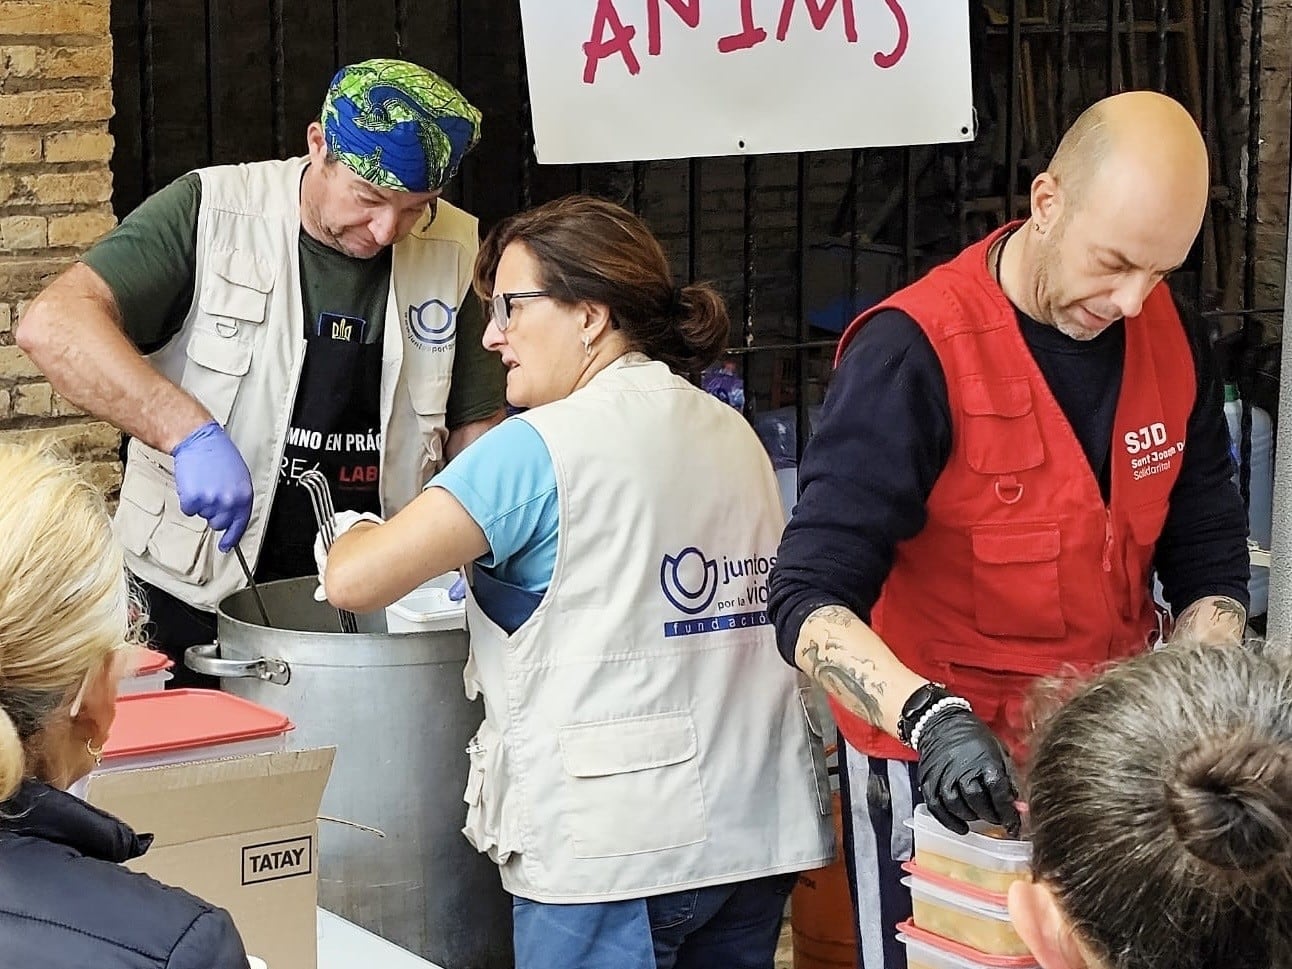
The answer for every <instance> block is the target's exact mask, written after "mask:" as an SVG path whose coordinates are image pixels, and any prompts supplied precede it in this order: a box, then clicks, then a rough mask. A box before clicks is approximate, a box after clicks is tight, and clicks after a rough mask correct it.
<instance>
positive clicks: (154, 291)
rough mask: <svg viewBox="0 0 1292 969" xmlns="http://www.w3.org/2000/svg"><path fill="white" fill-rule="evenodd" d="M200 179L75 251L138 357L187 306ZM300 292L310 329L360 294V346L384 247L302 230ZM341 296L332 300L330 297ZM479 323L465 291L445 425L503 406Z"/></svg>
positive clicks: (382, 294) (158, 343)
mask: <svg viewBox="0 0 1292 969" xmlns="http://www.w3.org/2000/svg"><path fill="white" fill-rule="evenodd" d="M201 200H202V180H201V178H200V177H199V176H198V175H197V173H196V172H190V173H189V174H187V175H185V176H183V177H182V178H179V179H176V180H175V181H174V182H172V183H171V184H170V185H168V186H166V187H165V188H164V189H162V190H161V191H159V192H157V193H156V194H154V195H152V196H150V197H149V198H148V199H146V200H145V201H144V202H143V203H142V204H141V205H140V206H139V207H138V208H136V209H135V210H134V211H133V212H131V213H130V214H129V215H128V216H126V217H125V219H123V220H122V222H121V224H120V225H119V226H117V227H116V229H114V230H113V231H112V232H110V233H109V234H108V235H107V236H105V237H104V238H103V239H101V240H100V241H99V242H98V243H97V244H96V245H95V246H94V247H93V248H92V249H90V250H89V251H88V252H87V253H85V255H83V256H82V257H81V259H82V261H83V262H84V263H85V264H86V265H88V266H89V267H90V268H91V269H93V270H94V271H95V272H96V273H98V274H99V275H100V276H102V277H103V279H104V281H105V282H106V283H107V284H108V287H109V288H110V289H111V290H112V293H113V295H114V296H115V297H116V300H117V306H119V307H120V308H121V315H122V319H123V322H124V325H125V330H126V333H127V334H128V335H129V336H130V338H131V339H132V340H133V341H134V342H135V345H136V346H138V347H139V348H140V350H142V351H143V352H144V353H150V352H152V351H153V350H157V349H159V348H160V347H162V346H163V345H164V344H165V343H166V342H167V341H168V340H170V338H171V337H173V336H174V335H175V334H176V333H178V332H179V330H180V327H181V326H182V325H183V323H184V318H185V317H186V316H187V315H188V311H189V306H190V305H191V304H192V302H193V281H194V278H195V272H194V265H195V263H196V260H197V255H196V253H197V210H198V206H199V205H200V204H201ZM300 260H301V295H302V298H303V299H304V302H305V326H306V328H307V332H308V329H309V327H311V326H312V325H313V323H314V321H315V320H317V319H318V314H319V312H326V311H327V310H326V309H324V307H329V306H332V305H333V304H336V303H349V302H351V301H352V297H353V296H354V295H355V294H357V293H363V294H364V296H365V298H366V299H369V300H374V301H375V302H374V303H372V304H370V305H372V306H374V307H375V308H376V309H377V310H380V312H377V311H376V310H374V311H373V312H372V313H371V315H369V316H368V317H367V318H368V319H370V320H373V321H375V325H374V326H372V327H370V332H368V333H367V334H365V337H364V342H374V341H376V340H377V339H378V337H379V336H380V335H381V328H382V324H383V322H384V320H385V301H386V294H387V291H388V288H389V286H390V258H389V250H387V254H386V255H385V256H384V257H379V258H377V259H351V258H350V257H349V256H346V255H344V254H343V253H340V252H337V251H336V250H334V249H330V248H328V247H327V246H324V245H322V244H320V243H316V242H315V241H314V240H313V239H311V238H310V237H309V236H307V235H306V234H305V233H304V232H302V233H301V247H300ZM334 294H335V295H336V296H337V297H338V298H336V299H333V298H332V297H333V295H334ZM484 328H485V320H484V312H483V310H482V308H481V306H480V301H479V300H478V299H476V298H475V297H474V296H471V295H468V297H467V298H466V299H465V300H463V302H462V308H461V310H460V311H459V314H458V323H457V345H456V348H455V350H454V355H453V382H452V384H451V385H450V387H449V401H448V408H447V424H448V426H449V429H450V430H452V429H453V428H455V427H461V426H462V425H463V424H469V423H471V422H472V421H478V420H482V419H483V418H486V417H488V416H490V415H491V414H494V413H496V412H497V411H498V409H499V408H501V407H502V406H503V399H504V398H503V395H504V386H505V384H506V372H505V370H504V369H503V366H502V363H501V362H500V361H499V359H498V355H497V354H496V353H492V352H490V351H489V350H486V349H485V348H484V347H483V346H482V345H481V343H480V340H481V338H482V337H483V336H484Z"/></svg>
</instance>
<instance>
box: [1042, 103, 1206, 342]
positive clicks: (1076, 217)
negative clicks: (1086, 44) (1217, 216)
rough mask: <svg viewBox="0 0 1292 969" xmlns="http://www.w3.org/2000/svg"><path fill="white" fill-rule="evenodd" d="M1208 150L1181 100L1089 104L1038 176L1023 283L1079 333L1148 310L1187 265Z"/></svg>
mask: <svg viewBox="0 0 1292 969" xmlns="http://www.w3.org/2000/svg"><path fill="white" fill-rule="evenodd" d="M1209 182H1210V175H1209V172H1208V166H1207V150H1206V146H1205V145H1204V143H1203V140H1202V135H1201V134H1200V133H1199V131H1198V126H1197V125H1196V124H1195V123H1194V121H1193V118H1192V117H1190V116H1189V113H1188V112H1187V111H1186V110H1185V109H1184V108H1183V107H1182V106H1181V105H1180V104H1179V103H1178V102H1176V101H1173V100H1171V99H1170V98H1168V97H1166V96H1165V95H1162V94H1155V93H1153V92H1150V91H1132V92H1128V93H1126V94H1118V95H1116V96H1114V97H1111V98H1105V99H1104V100H1102V101H1099V102H1098V103H1096V104H1094V105H1093V106H1091V107H1090V108H1088V109H1087V110H1086V111H1085V112H1083V113H1082V115H1081V116H1080V117H1079V118H1077V120H1076V123H1074V124H1073V125H1072V127H1071V128H1070V129H1069V130H1068V132H1067V133H1066V134H1065V135H1064V136H1063V140H1062V142H1061V143H1060V144H1059V149H1058V151H1057V152H1056V153H1055V155H1054V159H1053V161H1051V163H1050V167H1049V168H1048V169H1047V170H1046V171H1044V172H1042V173H1041V174H1040V175H1038V176H1036V178H1035V179H1034V180H1033V182H1032V192H1031V202H1032V212H1031V215H1032V218H1031V222H1030V224H1028V225H1027V226H1026V227H1025V228H1024V230H1023V232H1022V233H1021V236H1022V238H1023V239H1024V247H1025V250H1026V252H1025V256H1024V259H1023V261H1022V263H1021V267H1022V272H1023V276H1024V279H1023V280H1022V281H1021V282H1020V284H1019V290H1020V291H1023V292H1029V293H1031V294H1033V296H1032V298H1031V303H1032V305H1033V308H1034V311H1035V312H1036V313H1037V316H1036V318H1037V319H1040V320H1042V321H1043V322H1047V323H1051V324H1053V325H1054V326H1056V327H1058V328H1059V329H1060V330H1061V331H1062V332H1064V333H1066V334H1068V335H1069V336H1072V337H1074V338H1076V339H1090V338H1092V337H1094V336H1097V335H1098V334H1099V333H1101V332H1103V330H1105V329H1107V327H1108V326H1110V325H1111V324H1112V323H1113V322H1114V321H1115V320H1117V319H1119V318H1122V317H1132V316H1135V315H1137V314H1138V313H1139V312H1140V309H1141V307H1142V306H1143V304H1144V301H1145V300H1146V299H1147V298H1148V295H1149V293H1150V292H1151V291H1152V290H1153V288H1154V287H1155V286H1157V285H1158V284H1159V283H1160V282H1161V281H1162V279H1163V278H1164V277H1165V276H1166V275H1168V274H1169V273H1170V272H1171V271H1172V270H1174V269H1176V268H1177V267H1179V266H1180V265H1181V264H1183V263H1184V261H1185V259H1186V258H1187V257H1188V255H1189V251H1190V249H1191V248H1192V247H1193V243H1194V240H1195V239H1196V238H1197V236H1198V229H1199V228H1200V227H1201V225H1202V219H1203V216H1204V214H1205V213H1206V210H1207V199H1208V196H1209V192H1210V184H1209Z"/></svg>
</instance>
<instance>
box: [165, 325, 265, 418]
mask: <svg viewBox="0 0 1292 969" xmlns="http://www.w3.org/2000/svg"><path fill="white" fill-rule="evenodd" d="M185 352H186V354H187V356H188V360H187V362H186V363H185V364H184V378H183V380H182V381H181V383H182V384H183V387H184V389H185V390H187V391H188V392H189V393H190V394H192V395H193V396H194V397H196V398H197V399H198V400H199V401H200V402H201V403H202V406H203V407H205V408H206V409H207V410H209V411H210V412H211V416H212V417H214V418H215V419H216V420H217V421H219V422H220V424H222V425H223V424H227V423H228V420H229V414H230V413H231V412H232V411H233V402H234V401H235V400H236V399H237V397H238V387H239V386H240V385H241V384H242V378H243V377H245V376H246V374H247V371H248V370H250V369H251V355H252V352H253V351H252V347H251V344H250V343H249V342H245V341H243V340H240V339H238V338H237V337H226V336H221V335H220V334H219V333H213V332H211V331H208V330H196V331H194V332H193V333H192V334H191V336H190V338H189V341H188V347H187V348H186V350H185Z"/></svg>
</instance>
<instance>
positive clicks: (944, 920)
mask: <svg viewBox="0 0 1292 969" xmlns="http://www.w3.org/2000/svg"><path fill="white" fill-rule="evenodd" d="M908 824H909V825H910V826H911V827H912V828H913V829H914V831H915V858H914V860H912V861H910V862H907V863H906V864H905V865H903V866H902V867H903V868H904V869H905V870H906V871H908V872H909V873H910V877H908V878H904V879H903V880H902V881H903V884H905V885H907V886H908V887H909V888H910V890H911V901H912V906H913V912H914V917H913V918H912V919H911V921H909V922H904V923H902V924H901V925H899V926H898V927H897V928H898V933H899V934H898V938H899V939H900V940H901V941H902V942H903V943H905V945H906V957H907V965H908V969H1036V967H1037V965H1038V964H1037V962H1036V960H1035V959H1034V958H1032V956H1031V955H1030V954H1029V953H1028V951H1027V946H1026V945H1024V944H1023V940H1022V939H1020V938H1019V936H1018V933H1017V932H1015V931H1014V927H1013V925H1012V924H1011V923H1010V920H1009V911H1008V910H1007V909H1006V907H1005V899H1006V893H1007V892H1008V891H1009V886H1010V885H1011V884H1012V883H1013V882H1014V881H1016V880H1017V879H1019V878H1025V877H1026V876H1027V873H1028V866H1029V863H1030V860H1031V846H1030V845H1028V843H1027V842H1025V841H1009V840H1006V839H1004V838H1003V837H1001V838H998V837H992V835H991V834H990V833H988V832H989V831H990V830H991V829H989V827H988V826H986V825H981V824H977V825H973V826H971V830H970V831H969V833H968V834H964V835H958V834H955V833H953V832H951V831H949V830H947V829H946V828H944V827H943V826H942V825H941V824H939V823H938V822H937V821H936V820H934V818H933V816H932V815H931V814H929V810H928V808H926V807H925V806H924V805H922V804H921V805H920V806H919V807H917V808H916V809H915V817H914V818H913V819H912V820H911V821H910V822H908Z"/></svg>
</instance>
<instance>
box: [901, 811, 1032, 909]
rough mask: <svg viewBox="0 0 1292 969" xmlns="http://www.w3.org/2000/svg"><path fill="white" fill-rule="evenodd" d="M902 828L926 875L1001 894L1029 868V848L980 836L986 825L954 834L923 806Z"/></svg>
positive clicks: (1025, 844)
mask: <svg viewBox="0 0 1292 969" xmlns="http://www.w3.org/2000/svg"><path fill="white" fill-rule="evenodd" d="M906 824H907V825H908V826H909V827H910V828H912V829H913V830H914V831H915V863H916V864H917V865H919V866H920V867H921V868H922V869H924V870H925V871H927V872H932V873H933V874H936V875H943V876H945V877H947V878H953V879H955V880H956V881H958V882H963V883H964V884H966V885H974V886H976V887H978V888H985V889H986V890H987V891H989V892H997V893H1001V894H1003V893H1004V892H1007V891H1009V886H1010V885H1011V884H1012V883H1013V882H1015V881H1017V880H1018V879H1020V878H1025V877H1027V874H1028V871H1029V869H1030V867H1031V863H1032V846H1031V845H1030V844H1028V843H1027V842H1026V841H1010V840H1008V839H1006V838H993V837H991V836H990V835H988V834H984V833H983V832H984V831H987V830H990V826H989V825H986V824H981V823H975V824H972V825H970V830H969V833H968V834H956V833H955V832H953V831H949V830H947V829H946V828H944V827H943V826H942V825H941V824H939V823H938V821H937V820H936V819H935V818H934V817H933V815H931V814H930V813H929V809H928V808H927V807H925V806H924V805H923V804H920V805H918V806H917V807H916V808H915V816H914V817H913V818H911V820H909V821H907V822H906Z"/></svg>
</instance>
